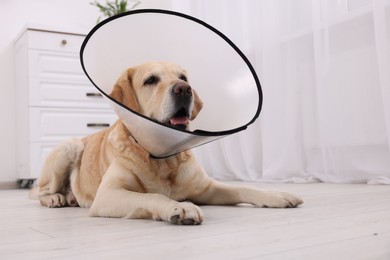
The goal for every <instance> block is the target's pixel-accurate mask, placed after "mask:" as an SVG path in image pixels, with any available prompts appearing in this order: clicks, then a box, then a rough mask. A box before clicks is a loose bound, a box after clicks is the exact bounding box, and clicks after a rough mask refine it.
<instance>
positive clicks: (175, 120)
mask: <svg viewBox="0 0 390 260" xmlns="http://www.w3.org/2000/svg"><path fill="white" fill-rule="evenodd" d="M188 120H189V119H188V116H178V117H172V118H171V121H170V123H171V125H186V124H187V123H188Z"/></svg>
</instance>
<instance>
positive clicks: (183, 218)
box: [169, 202, 203, 225]
mask: <svg viewBox="0 0 390 260" xmlns="http://www.w3.org/2000/svg"><path fill="white" fill-rule="evenodd" d="M169 221H170V222H171V223H173V224H177V225H199V224H200V223H202V221H203V213H202V210H201V209H200V208H199V207H198V206H196V205H194V204H193V203H190V202H180V203H177V204H176V205H175V206H174V207H173V208H172V209H171V212H170V214H169Z"/></svg>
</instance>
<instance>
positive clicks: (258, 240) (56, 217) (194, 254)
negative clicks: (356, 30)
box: [0, 183, 390, 260]
mask: <svg viewBox="0 0 390 260" xmlns="http://www.w3.org/2000/svg"><path fill="white" fill-rule="evenodd" d="M247 184H248V185H252V186H258V187H262V188H264V187H266V188H271V189H277V190H285V191H290V192H293V193H295V194H298V195H300V196H301V197H303V199H304V200H305V204H303V205H302V206H301V207H299V208H296V209H262V208H253V207H251V206H248V205H240V206H237V207H216V206H203V207H202V210H203V211H204V215H205V221H204V222H203V223H202V225H200V226H190V227H187V226H174V225H171V224H168V223H164V222H157V221H151V220H128V219H113V218H90V217H88V214H87V213H88V210H87V209H82V208H60V209H48V208H45V207H42V206H40V205H39V203H38V202H37V201H34V200H29V199H28V198H27V191H26V190H0V205H1V211H0V234H1V235H0V259H92V258H93V259H107V258H117V259H156V258H158V259H170V260H171V259H267V260H268V259H289V260H290V259H370V260H371V259H374V260H375V259H390V186H385V185H383V186H382V185H341V184H266V183H247Z"/></svg>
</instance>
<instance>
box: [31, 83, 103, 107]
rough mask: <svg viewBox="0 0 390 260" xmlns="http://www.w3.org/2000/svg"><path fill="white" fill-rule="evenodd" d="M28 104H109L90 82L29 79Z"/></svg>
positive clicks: (84, 105)
mask: <svg viewBox="0 0 390 260" xmlns="http://www.w3.org/2000/svg"><path fill="white" fill-rule="evenodd" d="M29 104H30V106H41V107H42V106H43V107H69V108H75V107H77V108H103V109H110V105H109V104H108V102H107V101H106V100H105V99H104V98H103V96H102V95H101V94H100V93H99V91H98V90H97V89H96V88H95V87H93V86H92V85H91V84H90V83H84V82H72V81H60V80H56V79H47V80H45V79H38V78H34V79H30V95H29Z"/></svg>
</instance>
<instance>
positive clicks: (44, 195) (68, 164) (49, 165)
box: [38, 138, 84, 208]
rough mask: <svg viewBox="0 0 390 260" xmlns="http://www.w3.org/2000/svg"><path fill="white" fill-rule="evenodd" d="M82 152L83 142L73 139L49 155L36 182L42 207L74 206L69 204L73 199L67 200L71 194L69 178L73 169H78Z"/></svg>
mask: <svg viewBox="0 0 390 260" xmlns="http://www.w3.org/2000/svg"><path fill="white" fill-rule="evenodd" d="M83 151H84V144H83V142H82V141H81V140H80V139H76V138H74V139H71V140H69V141H66V142H64V143H62V144H60V145H59V146H58V147H56V148H55V149H54V150H53V151H52V152H51V153H50V154H49V156H48V158H47V159H46V161H45V164H44V166H43V169H42V174H41V177H40V178H39V180H38V187H39V195H38V197H39V200H40V202H41V204H42V205H44V206H47V207H50V208H54V207H64V206H67V205H68V204H69V205H70V206H74V205H72V203H69V202H70V201H73V199H69V198H68V199H67V196H69V194H70V193H71V192H72V191H70V190H69V189H70V187H69V177H70V173H71V172H72V170H73V168H74V167H79V165H80V160H81V156H82V153H83ZM71 195H72V196H73V194H72V193H71ZM73 197H74V196H73Z"/></svg>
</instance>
